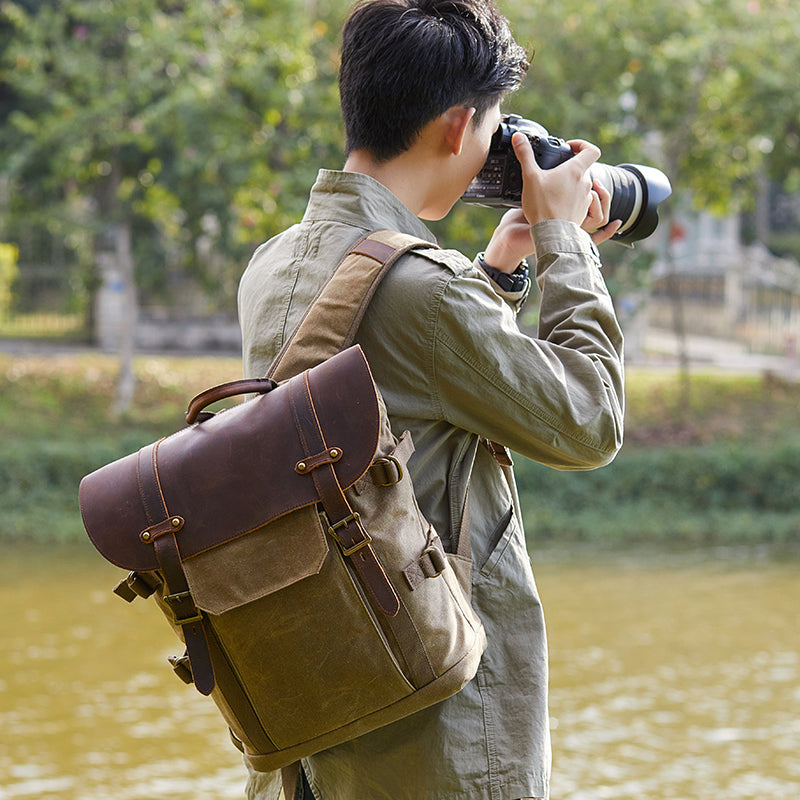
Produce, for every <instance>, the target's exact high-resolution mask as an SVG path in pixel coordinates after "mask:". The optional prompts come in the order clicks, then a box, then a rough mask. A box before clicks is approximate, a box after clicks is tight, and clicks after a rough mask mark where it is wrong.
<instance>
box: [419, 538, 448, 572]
mask: <svg viewBox="0 0 800 800" xmlns="http://www.w3.org/2000/svg"><path fill="white" fill-rule="evenodd" d="M424 556H428V558H429V559H430V562H431V564H432V565H433V568H434V570H435V572H434V573H433V574H432V575H427V574H426V575H425V577H426V578H438V577H439V576H440V575H441V574H442V573H443V572H444V571H445V569H447V556H446V555H445V554H444V553H443V552H442V551H441V550H440V549H439V548H438V547H435V546H434V545H429V546H428V547H426V548H425V549H424V550H423V551H422V555H421V556H420V560H422V558H423V557H424Z"/></svg>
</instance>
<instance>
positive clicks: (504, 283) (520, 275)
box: [478, 253, 530, 292]
mask: <svg viewBox="0 0 800 800" xmlns="http://www.w3.org/2000/svg"><path fill="white" fill-rule="evenodd" d="M483 256H484V254H483V253H478V264H480V267H481V269H482V270H483V271H484V272H485V273H486V274H487V275H488V276H489V277H490V278H491V279H492V280H493V281H494V282H495V283H496V284H497V285H498V286H499V287H500V288H501V289H502V290H503V291H504V292H521V291H522V290H523V289H524V288H525V286H526V285H527V283H528V275H529V274H530V270H529V269H528V262H527V261H526V260H525V259H524V258H523V259H522V261H520V263H519V266H518V267H517V268H516V269H515V270H514V271H513V272H503V271H502V270H500V269H497V268H496V267H490V266H489V265H488V264H487V263H486V262H485V261H484V260H483Z"/></svg>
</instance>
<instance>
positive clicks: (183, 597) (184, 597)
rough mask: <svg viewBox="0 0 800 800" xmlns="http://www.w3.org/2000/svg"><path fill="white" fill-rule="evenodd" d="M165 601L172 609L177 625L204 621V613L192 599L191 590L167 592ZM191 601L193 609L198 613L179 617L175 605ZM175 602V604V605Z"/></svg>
mask: <svg viewBox="0 0 800 800" xmlns="http://www.w3.org/2000/svg"><path fill="white" fill-rule="evenodd" d="M162 599H163V601H164V602H165V603H166V604H167V605H168V606H169V607H170V609H172V614H173V616H174V619H173V622H174V623H175V624H176V625H191V624H193V623H195V622H202V621H203V614H202V613H201V612H200V611H198V610H197V608H196V607H195V605H194V602H193V601H192V595H191V594H190V593H189V592H176V593H175V594H165V595H164V597H163V598H162ZM187 601H188V602H189V603H191V606H192V610H193V611H195V612H196V613H195V614H194V615H193V616H191V617H182V618H179V617H178V614H177V612H176V611H175V605H178V604H179V603H185V602H187ZM173 603H174V604H175V605H173Z"/></svg>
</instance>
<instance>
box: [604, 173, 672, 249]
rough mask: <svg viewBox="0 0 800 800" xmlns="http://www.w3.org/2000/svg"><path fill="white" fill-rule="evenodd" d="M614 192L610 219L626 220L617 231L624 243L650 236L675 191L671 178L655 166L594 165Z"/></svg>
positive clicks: (617, 237)
mask: <svg viewBox="0 0 800 800" xmlns="http://www.w3.org/2000/svg"><path fill="white" fill-rule="evenodd" d="M589 174H590V175H591V177H592V179H593V180H596V181H597V182H598V183H600V184H601V185H602V186H604V187H605V189H606V190H607V191H608V192H609V194H610V195H611V209H610V212H609V217H608V218H609V219H610V220H615V219H620V220H622V226H621V227H620V229H619V230H618V231H617V232H616V233H615V234H614V239H616V240H618V241H621V242H637V241H639V240H640V239H646V238H647V237H648V236H650V234H651V233H653V231H654V230H655V229H656V227H657V226H658V204H659V203H660V202H661V201H662V200H664V199H666V198H667V197H669V196H670V194H672V187H671V186H670V183H669V179H668V178H667V176H666V175H665V174H664V173H663V172H661V170H658V169H655V168H654V167H645V166H642V165H639V164H619V165H617V166H616V167H612V166H609V165H608V164H602V163H600V162H598V163H596V164H593V165H592V166H591V168H590V170H589Z"/></svg>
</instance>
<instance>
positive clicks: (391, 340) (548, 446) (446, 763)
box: [239, 170, 623, 800]
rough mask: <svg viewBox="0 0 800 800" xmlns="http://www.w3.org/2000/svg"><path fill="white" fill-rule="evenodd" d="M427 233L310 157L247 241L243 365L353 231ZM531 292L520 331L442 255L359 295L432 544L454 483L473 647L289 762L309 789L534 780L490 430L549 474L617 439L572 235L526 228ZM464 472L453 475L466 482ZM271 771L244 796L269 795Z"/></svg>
mask: <svg viewBox="0 0 800 800" xmlns="http://www.w3.org/2000/svg"><path fill="white" fill-rule="evenodd" d="M375 228H387V229H390V230H399V231H403V232H406V233H410V234H413V235H415V236H419V237H422V238H425V239H427V240H428V241H431V242H433V241H434V239H433V236H432V234H431V233H430V231H428V230H427V228H426V227H425V226H424V225H423V224H422V223H421V222H420V221H419V220H418V219H417V218H416V217H415V216H414V215H413V214H412V213H411V212H410V211H409V210H408V209H407V208H405V206H403V205H402V203H400V201H399V200H397V198H396V197H394V195H392V194H391V193H390V192H389V191H388V190H386V189H385V188H384V187H383V186H381V185H380V184H378V183H377V182H375V181H373V180H372V179H370V178H368V177H366V176H363V175H358V174H353V173H339V172H329V171H325V170H323V171H322V172H321V173H320V175H319V178H318V180H317V183H316V185H315V187H314V189H313V191H312V195H311V199H310V202H309V206H308V209H307V211H306V213H305V216H304V218H303V220H302V222H301V223H299V224H298V225H296V226H294V227H292V228H290V229H289V230H288V231H286V232H284V233H283V234H281V235H279V236H278V237H276V238H275V239H273V240H271V241H270V242H268V243H266V244H265V245H263V246H262V247H261V248H260V249H259V250H258V251H257V252H256V254H255V255H254V257H253V259H252V261H251V263H250V265H249V267H248V269H247V271H246V273H245V275H244V276H243V279H242V283H241V287H240V300H239V302H240V319H241V323H242V331H243V344H244V359H245V367H244V368H245V374H246V375H248V376H250V375H253V376H255V375H260V374H263V373H264V372H265V371H266V369H267V368H268V367H269V364H270V363H271V361H272V359H273V358H274V356H275V354H276V353H277V352H278V351H279V350H280V348H281V346H282V345H283V343H284V341H285V339H286V337H287V336H288V335H289V334H290V333H291V331H292V330H293V329H294V327H295V325H296V324H297V322H298V320H299V319H300V317H301V315H302V314H303V312H304V311H305V309H306V307H307V306H308V304H309V303H310V302H311V300H312V299H313V297H314V296H315V294H316V292H317V291H318V289H319V288H320V286H321V285H322V284H323V282H324V281H325V280H326V279H327V277H328V276H329V275H330V273H331V271H332V270H333V268H334V267H335V265H336V264H337V262H338V260H339V259H340V257H341V256H342V254H343V253H344V252H345V251H346V250H347V249H348V247H349V246H350V245H351V244H352V243H353V241H355V240H356V239H357V238H358V237H359V236H361V235H362V234H363V233H365V232H366V231H368V230H372V229H375ZM533 238H534V243H535V246H536V252H537V260H536V267H535V279H536V281H537V284H538V287H539V289H540V291H541V310H540V318H539V331H538V336H537V338H531V337H530V336H527V335H525V334H524V333H523V332H521V331H520V329H519V327H518V325H517V322H516V314H517V313H518V311H519V310H520V308H521V306H522V304H523V303H524V301H525V298H526V295H527V291H523V292H520V293H518V294H513V295H512V294H506V293H503V292H502V291H501V290H500V289H499V287H497V286H496V285H495V284H493V283H492V282H491V281H490V280H489V279H488V278H487V277H486V275H485V274H484V273H483V272H482V271H481V270H480V268H479V267H478V266H477V265H476V264H474V263H473V262H471V261H470V260H469V259H467V258H465V257H464V256H463V255H461V254H459V253H456V252H454V251H447V250H435V249H431V250H423V251H417V252H414V253H412V254H409V255H407V256H404V257H403V258H402V259H401V260H400V261H399V262H398V263H397V264H396V265H395V267H394V268H393V269H392V271H391V272H390V273H389V274H388V276H387V277H386V278H385V279H384V281H383V283H382V284H381V286H380V288H379V289H378V291H377V293H376V295H375V297H374V299H373V301H372V303H371V304H370V306H369V308H368V310H367V314H366V316H365V318H364V321H363V323H362V325H361V328H360V329H359V331H358V335H357V338H356V340H357V342H358V343H359V344H360V345H361V347H362V348H363V350H364V353H365V354H366V356H367V358H368V360H369V363H370V366H371V369H372V372H373V375H374V377H375V380H376V383H377V385H378V387H379V388H380V391H381V393H382V395H383V398H384V400H385V402H386V406H387V409H388V412H389V419H390V421H391V424H392V427H393V430H394V431H395V433H400V432H402V431H404V430H409V431H410V432H411V435H412V437H413V441H414V444H415V447H416V452H415V453H414V456H413V457H412V458H411V460H410V461H409V468H410V470H411V473H412V477H413V480H414V485H415V489H416V493H417V498H418V501H419V504H420V507H421V509H422V511H423V513H424V514H425V515H426V517H427V518H428V519H429V520H430V522H431V523H433V525H434V527H435V528H436V530H437V531H439V533H440V535H441V536H442V538H443V539H444V541H445V544H446V545H447V546H452V544H453V542H454V540H455V539H456V538H457V536H458V529H459V524H460V520H461V516H462V512H463V508H464V505H465V502H467V484H468V482H469V483H470V489H469V497H468V504H469V518H470V531H471V539H472V551H473V570H472V573H473V585H472V604H473V607H474V609H475V611H476V612H477V613H478V615H479V617H480V618H481V620H482V622H483V624H484V626H485V628H486V632H487V637H488V646H487V649H486V652H485V653H484V655H483V658H482V660H481V664H480V666H479V668H478V672H477V675H476V677H475V679H474V680H473V681H471V682H470V683H469V684H468V685H467V686H466V687H465V688H464V689H463V690H462V691H461V692H460V693H458V694H457V695H455V696H454V697H452V698H449V699H448V700H446V701H444V702H442V703H440V704H438V705H436V706H434V707H432V708H429V709H426V710H424V711H421V712H419V713H417V714H414V715H412V716H411V717H408V718H407V719H405V720H401V721H399V722H396V723H393V724H392V725H389V726H386V727H384V728H382V729H380V730H378V731H375V732H372V733H369V734H367V735H365V736H362V737H359V738H357V739H355V740H353V741H350V742H347V743H345V744H342V745H338V746H336V747H334V748H331V749H329V750H326V751H324V752H322V753H320V754H318V755H315V756H313V757H311V758H309V759H306V760H305V761H304V768H305V770H306V772H307V774H308V778H309V782H310V784H311V786H312V789H313V790H314V792H315V795H316V796H317V797H318V798H319V800H353V798H359V800H378V799H379V798H380V799H381V800H385V799H386V798H391V800H515V799H516V798H527V797H530V798H545V797H547V796H548V791H549V774H550V739H549V721H548V714H547V679H548V674H547V671H548V667H547V645H546V636H545V626H544V616H543V612H542V607H541V603H540V599H539V594H538V591H537V588H536V584H535V581H534V577H533V571H532V567H531V562H530V558H529V555H528V552H527V549H526V542H525V537H524V533H523V528H522V519H521V515H520V511H519V505H518V501H517V497H516V492H515V489H514V482H513V472H512V469H511V468H509V467H506V468H503V467H501V466H500V465H499V464H498V461H497V460H496V459H495V457H494V456H493V454H492V453H491V452H490V451H489V449H488V448H487V447H486V446H485V445H484V444H483V442H484V441H485V440H492V441H496V442H499V443H501V444H503V445H505V446H507V447H509V448H510V449H512V450H514V451H516V452H517V453H520V454H522V455H523V456H525V457H529V458H533V459H536V460H538V461H540V462H542V463H544V464H547V465H550V466H552V467H556V468H559V469H587V468H592V467H596V466H600V465H602V464H605V463H607V462H608V461H610V460H611V459H612V458H613V456H614V455H615V453H616V451H617V449H618V448H619V446H620V444H621V440H622V418H623V408H622V399H621V398H622V396H623V390H622V384H623V368H622V336H621V332H620V329H619V326H618V324H617V322H616V319H615V316H614V311H613V307H612V304H611V300H610V298H609V296H608V292H607V290H606V287H605V284H604V282H603V279H602V276H601V273H600V262H599V259H598V256H597V251H596V248H595V247H594V245H593V244H592V243H591V241H590V240H589V238H588V236H587V235H586V234H585V233H584V232H583V231H581V230H580V229H579V228H578V227H577V226H575V225H573V224H572V223H566V222H562V221H548V222H543V223H540V224H539V225H537V226H535V227H534V228H533ZM470 475H471V476H472V477H471V482H470ZM278 790H279V781H278V779H277V777H276V776H274V775H268V774H264V775H256V774H253V775H252V776H251V780H250V784H249V786H248V797H251V798H258V799H259V800H267V798H274V797H277V793H278Z"/></svg>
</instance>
